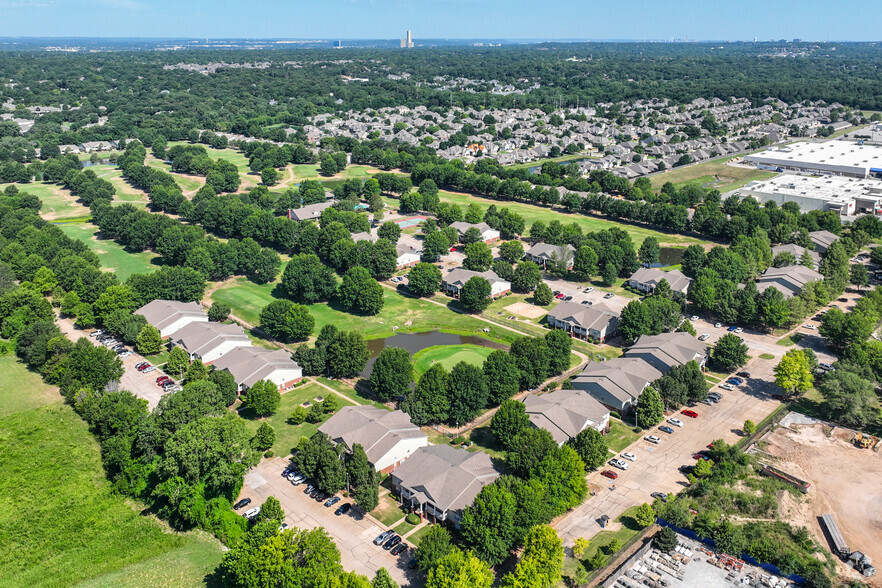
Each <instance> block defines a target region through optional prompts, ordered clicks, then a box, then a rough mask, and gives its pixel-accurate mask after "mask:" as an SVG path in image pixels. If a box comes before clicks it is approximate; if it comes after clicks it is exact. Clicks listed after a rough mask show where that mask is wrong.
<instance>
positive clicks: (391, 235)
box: [377, 221, 401, 243]
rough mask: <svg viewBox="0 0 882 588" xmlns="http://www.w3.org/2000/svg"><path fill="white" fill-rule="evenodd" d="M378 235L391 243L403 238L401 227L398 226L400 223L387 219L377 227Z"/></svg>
mask: <svg viewBox="0 0 882 588" xmlns="http://www.w3.org/2000/svg"><path fill="white" fill-rule="evenodd" d="M377 237H379V238H380V239H386V240H388V241H389V242H390V243H398V239H400V238H401V227H400V226H398V223H393V222H392V221H386V222H384V223H383V224H382V225H380V228H379V229H377Z"/></svg>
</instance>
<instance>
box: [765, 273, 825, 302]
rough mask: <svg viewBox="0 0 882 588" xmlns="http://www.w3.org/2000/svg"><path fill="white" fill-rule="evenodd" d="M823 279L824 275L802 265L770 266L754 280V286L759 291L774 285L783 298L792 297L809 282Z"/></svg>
mask: <svg viewBox="0 0 882 588" xmlns="http://www.w3.org/2000/svg"><path fill="white" fill-rule="evenodd" d="M823 279H824V276H822V275H821V274H819V273H818V272H816V271H815V270H813V269H810V268H807V267H805V266H804V265H788V266H786V267H770V268H769V269H767V270H766V271H764V272H763V275H762V276H761V277H760V279H758V280H757V281H756V288H757V290H759V291H760V292H765V291H766V289H767V288H770V287H772V286H774V287H775V288H777V289H778V291H780V292H781V294H783V295H784V298H792V297H793V296H796V295H797V294H799V293H800V292H801V291H802V289H803V287H804V286H805V285H806V284H808V283H809V282H815V281H818V280H823Z"/></svg>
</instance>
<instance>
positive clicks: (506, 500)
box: [460, 484, 517, 565]
mask: <svg viewBox="0 0 882 588" xmlns="http://www.w3.org/2000/svg"><path fill="white" fill-rule="evenodd" d="M516 509H517V505H516V504H515V500H514V496H512V495H511V494H510V493H509V492H507V491H505V490H504V489H502V488H500V487H499V486H498V485H496V484H489V485H487V486H484V487H483V488H481V491H480V492H479V493H478V495H477V496H476V497H475V499H474V501H473V502H472V505H471V506H469V507H468V508H466V509H465V511H464V512H463V515H462V522H461V525H460V529H461V531H462V537H463V541H464V543H465V544H466V545H467V546H468V547H470V548H471V549H472V550H474V552H475V554H476V555H477V556H478V557H480V558H481V559H482V560H483V561H485V562H487V563H489V564H490V565H497V564H499V563H501V562H502V561H503V560H504V559H505V558H506V557H508V554H509V551H510V550H511V548H512V546H513V545H514V543H515V541H516V539H517V537H516V536H515V525H514V519H515V511H516Z"/></svg>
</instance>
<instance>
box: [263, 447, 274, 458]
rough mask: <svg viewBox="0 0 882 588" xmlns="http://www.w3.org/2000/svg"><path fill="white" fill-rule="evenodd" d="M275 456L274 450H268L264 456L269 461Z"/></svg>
mask: <svg viewBox="0 0 882 588" xmlns="http://www.w3.org/2000/svg"><path fill="white" fill-rule="evenodd" d="M273 455H275V453H273V450H272V449H268V450H267V452H266V453H264V454H263V456H264V457H266V458H267V459H269V458H270V457H272V456H273Z"/></svg>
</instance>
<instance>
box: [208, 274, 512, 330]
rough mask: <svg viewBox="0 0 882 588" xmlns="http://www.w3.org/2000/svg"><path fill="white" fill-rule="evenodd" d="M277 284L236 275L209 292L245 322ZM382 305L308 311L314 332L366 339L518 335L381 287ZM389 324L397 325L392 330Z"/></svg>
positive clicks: (266, 301)
mask: <svg viewBox="0 0 882 588" xmlns="http://www.w3.org/2000/svg"><path fill="white" fill-rule="evenodd" d="M276 285H277V284H264V285H258V284H254V283H253V282H249V281H248V280H246V279H244V278H236V279H235V280H232V281H231V282H229V283H227V284H225V285H224V286H223V287H222V288H219V289H218V290H216V291H215V292H214V293H212V295H211V299H212V300H215V301H220V302H225V303H226V304H229V305H230V307H231V308H232V309H233V314H234V315H236V316H237V317H239V318H241V319H242V320H244V321H245V322H247V323H250V324H257V323H259V322H260V311H261V310H262V309H263V308H264V307H265V306H266V305H267V304H269V303H270V302H272V301H273V300H275V298H274V297H273V289H274V288H275V286H276ZM383 296H384V300H385V304H384V306H383V310H381V311H380V313H379V314H377V315H376V316H358V315H352V314H349V313H347V312H344V311H342V310H340V309H338V308H336V307H335V306H334V305H333V304H326V303H321V304H313V305H310V306H309V311H310V313H311V314H312V316H313V318H315V329H314V330H313V333H314V334H316V335H317V334H318V332H319V331H320V330H321V328H322V327H323V326H324V325H327V324H334V325H337V326H338V327H341V328H345V329H355V330H357V331H359V332H360V333H361V334H362V335H363V336H364V337H365V338H366V339H377V338H381V337H390V336H392V335H394V334H395V333H416V332H425V331H436V330H442V331H447V332H454V333H458V334H466V335H480V336H482V337H485V338H488V339H492V340H496V341H501V342H503V343H508V342H511V341H512V340H514V339H515V338H517V337H518V334H517V333H513V332H511V331H508V330H506V329H503V328H500V327H495V326H489V329H490V332H489V333H484V332H483V329H484V328H488V325H487V323H484V322H482V321H479V320H477V319H475V318H472V317H470V316H466V315H461V314H458V313H455V312H453V311H451V310H450V309H448V308H444V307H443V306H438V305H436V304H432V303H431V302H427V301H425V300H419V299H414V298H408V297H406V296H403V295H402V294H399V293H398V292H396V291H393V290H390V289H388V288H384V292H383ZM392 327H397V329H395V330H393V328H392Z"/></svg>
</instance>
